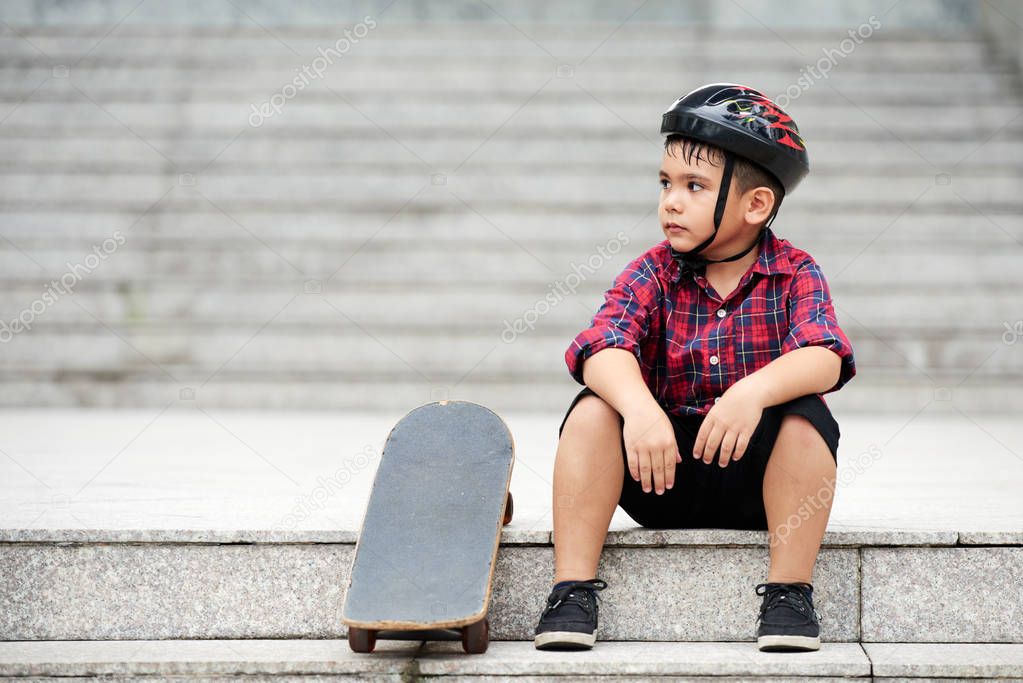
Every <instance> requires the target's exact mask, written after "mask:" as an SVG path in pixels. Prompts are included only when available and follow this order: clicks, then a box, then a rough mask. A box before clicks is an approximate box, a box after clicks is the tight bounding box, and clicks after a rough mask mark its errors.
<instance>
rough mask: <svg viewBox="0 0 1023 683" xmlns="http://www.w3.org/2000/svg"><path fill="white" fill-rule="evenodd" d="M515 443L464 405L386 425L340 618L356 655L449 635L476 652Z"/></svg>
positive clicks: (424, 409)
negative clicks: (382, 642)
mask: <svg viewBox="0 0 1023 683" xmlns="http://www.w3.org/2000/svg"><path fill="white" fill-rule="evenodd" d="M514 453H515V445H514V441H513V439H512V436H511V432H510V431H509V430H508V427H507V426H506V425H505V423H504V421H503V420H502V419H501V418H500V417H499V416H498V415H497V414H496V413H494V412H493V411H491V410H489V409H488V408H485V407H483V406H481V405H478V404H475V403H470V402H467V401H440V402H434V403H427V404H425V405H422V406H419V407H418V408H416V409H414V410H412V411H411V412H409V413H408V414H407V415H405V417H403V418H402V419H401V420H399V421H398V423H397V424H396V425H395V426H394V427H393V428H392V429H391V432H390V434H389V435H388V436H387V440H386V442H385V444H384V449H383V453H382V455H381V458H380V465H379V467H378V469H377V473H376V477H375V479H374V481H373V489H372V491H371V493H370V497H369V503H368V505H367V507H366V514H365V517H364V519H363V523H362V530H361V532H360V534H359V540H358V542H357V544H356V547H355V558H354V560H353V563H352V571H351V575H350V579H349V584H348V590H347V593H346V596H345V604H344V608H343V610H342V620H343V621H344V623H345V624H347V625H348V641H349V644H350V645H351V646H352V649H353V650H355V651H357V652H370V651H372V650H373V647H374V644H375V642H376V639H377V637H379V638H393V639H410V638H415V639H423V640H435V639H454V638H458V637H461V639H462V644H463V646H464V648H465V650H466V651H467V652H483V651H485V650H486V645H487V642H488V641H489V625H488V622H487V620H486V613H487V607H488V605H489V601H490V593H491V582H492V579H493V574H494V563H495V560H496V558H497V549H498V545H499V542H500V536H501V527H502V525H503V524H506V523H508V522H509V521H510V517H511V504H512V501H511V494H510V493H509V492H508V486H509V483H510V480H511V471H512V465H513V462H514V457H515V456H514Z"/></svg>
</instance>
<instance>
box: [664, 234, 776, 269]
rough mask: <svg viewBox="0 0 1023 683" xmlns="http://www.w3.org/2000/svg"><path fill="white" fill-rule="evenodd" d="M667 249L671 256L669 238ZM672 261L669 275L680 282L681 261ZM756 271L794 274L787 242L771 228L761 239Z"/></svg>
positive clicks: (755, 264)
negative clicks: (787, 251)
mask: <svg viewBox="0 0 1023 683" xmlns="http://www.w3.org/2000/svg"><path fill="white" fill-rule="evenodd" d="M664 246H665V249H666V250H667V252H668V254H669V258H670V254H671V243H670V242H669V241H668V240H665V241H664ZM670 260H671V263H670V264H669V265H668V275H669V278H670V280H671V281H672V282H678V280H679V278H680V277H681V275H682V268H681V265H680V264H679V262H678V261H677V260H676V259H674V258H671V259H670ZM753 272H754V273H763V274H764V275H774V274H777V273H786V274H790V275H791V274H792V273H793V272H795V271H794V269H793V267H792V262H791V261H789V258H788V255H787V254H786V249H785V244H784V243H783V242H782V240H780V239H778V237H777V236H775V234H774V231H772V230H771V229H770V228H766V229H765V230H764V237H763V239H762V240H761V241H760V255H759V257H758V258H757V262H756V263H754V264H753Z"/></svg>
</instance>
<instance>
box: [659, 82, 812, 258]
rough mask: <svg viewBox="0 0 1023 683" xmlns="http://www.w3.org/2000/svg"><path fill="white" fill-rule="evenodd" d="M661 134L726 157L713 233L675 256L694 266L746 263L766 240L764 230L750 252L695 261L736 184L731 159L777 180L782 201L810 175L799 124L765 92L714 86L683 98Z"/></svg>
mask: <svg viewBox="0 0 1023 683" xmlns="http://www.w3.org/2000/svg"><path fill="white" fill-rule="evenodd" d="M661 134H662V135H675V134H678V135H684V136H686V137H689V138H692V139H694V140H699V141H701V142H705V143H707V144H710V145H713V146H715V147H719V148H720V149H721V150H723V151H724V155H725V168H724V173H723V174H722V179H721V188H720V190H719V191H718V201H717V206H716V207H715V209H714V234H713V235H711V236H710V237H709V238H708V239H707V240H705V241H704V242H703V244H701V245H699V246H698V247H696V248H695V249H693V250H691V251H688V252H684V253H683V252H675V253H676V254H678V255H681V256H682V257H683V258H682V260H684V261H685V262H686V264H688V265H690V266H699V265H703V264H705V263H720V262H723V261H734V260H736V259H739V258H742V257H743V256H745V255H746V254H747V253H748V252H749V251H750V250H751V249H753V247H755V246H756V245H757V244H759V242H760V239H761V237H762V236H763V233H764V230H761V232H760V234H759V235H758V236H757V240H756V241H755V242H754V243H753V244H751V245H750V246H749V248H747V249H746V250H745V251H743V252H742V253H741V254H736V255H735V256H732V257H729V258H727V259H722V260H721V261H711V260H708V259H700V258H696V257H695V255H696V254H698V253H699V252H700V251H702V250H703V249H705V248H706V247H707V246H708V245H710V243H711V242H713V241H714V238H715V237H716V236H717V232H718V228H719V227H720V225H721V217H722V215H723V214H724V209H725V202H726V200H727V199H728V189H729V187H730V186H731V182H732V166H733V163H734V157H733V155H737V156H740V157H743V158H745V159H747V160H749V161H750V162H752V163H754V164H757V165H758V166H760V167H762V168H763V169H764V170H765V171H767V172H768V173H770V174H771V175H773V176H774V177H775V178H777V179H778V182H779V183H780V184H781V186H782V188H783V196H784V194H788V193H790V192H792V190H794V189H795V188H796V186H797V185H799V181H801V180H802V179H803V178H805V177H806V175H807V173H809V172H810V160H809V157H808V156H807V154H806V145H805V144H804V143H803V138H802V137H801V136H800V135H799V128H797V127H796V122H795V121H793V120H792V117H790V116H789V115H788V114H786V113H785V112H784V111H782V109H781V108H780V107H779V106H778V105H776V104H775V103H774V102H772V101H771V100H769V99H768V98H767V97H765V96H764V95H763V94H762V93H760V92H759V91H757V90H754V89H753V88H749V87H746V86H744V85H738V84H735V83H711V84H709V85H704V86H702V87H699V88H697V89H696V90H693V91H692V92H690V93H689V94H687V95H683V96H682V97H680V98H678V99H677V100H675V102H674V104H672V105H671V107H670V108H669V109H668V111H666V112H664V115H663V116H662V117H661ZM782 199H783V197H777V198H776V201H775V204H774V209H773V210H772V212H771V215H770V217H769V218H768V219H767V222H766V223H765V224H764V229H765V230H766V228H767V227H768V226H769V225H770V224H771V222H772V221H773V220H774V217H775V216H776V215H777V214H778V208H779V207H780V206H781V200H782ZM672 251H675V250H674V249H672ZM686 256H688V258H685V257H686Z"/></svg>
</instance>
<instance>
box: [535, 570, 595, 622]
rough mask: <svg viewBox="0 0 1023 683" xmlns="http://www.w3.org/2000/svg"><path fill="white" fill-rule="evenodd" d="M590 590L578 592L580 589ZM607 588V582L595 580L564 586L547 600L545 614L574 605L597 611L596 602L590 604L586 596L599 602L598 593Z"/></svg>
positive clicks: (575, 582)
mask: <svg viewBox="0 0 1023 683" xmlns="http://www.w3.org/2000/svg"><path fill="white" fill-rule="evenodd" d="M580 588H582V589H588V590H578V589H580ZM605 588H607V582H605V581H602V580H601V579H594V580H592V581H573V582H572V583H570V584H569V585H567V586H562V587H561V588H559V589H558V590H556V591H554V592H552V593H551V596H550V597H549V598H548V599H547V608H546V609H544V611H543V613H544V615H545V616H546V615H547V613H549V612H550V611H551V610H554V609H557V608H558V607H559V606H560V605H563V604H573V605H578V606H580V607H582V608H583V609H585V610H587V611H588V610H589V609H590V608H593V609H594V610H596V609H597V604H596V601H594V602H592V603H591V602H590V601H589V600H588V599H587V597H586V595H592V596H593V597H594V598H596V599H597V600H599V599H600V596H599V595H597V591H602V590H604V589H605Z"/></svg>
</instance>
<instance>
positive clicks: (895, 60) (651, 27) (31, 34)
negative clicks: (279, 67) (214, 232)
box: [0, 22, 990, 69]
mask: <svg viewBox="0 0 1023 683" xmlns="http://www.w3.org/2000/svg"><path fill="white" fill-rule="evenodd" d="M605 27H606V28H607V31H605V33H610V30H611V29H612V28H614V27H613V26H606V25H599V24H598V25H594V26H592V27H586V25H585V22H579V23H573V24H572V25H569V26H558V27H556V28H554V29H553V30H552V27H550V26H543V25H539V26H532V27H530V29H529V30H530V33H531V34H532V35H534V36H536V37H537V40H540V41H542V42H543V43H544V44H545V45H547V46H549V49H550V50H551V51H552V52H553V53H555V54H562V55H563V56H564V57H565V58H566V59H571V58H573V57H582V56H585V55H586V54H587V52H591V51H592V48H593V47H594V46H595V44H596V43H597V42H599V40H600V37H599V35H600V34H599V33H598V32H599V31H600V30H601V29H603V28H605ZM78 28H79V32H77V33H76V32H69V31H67V30H52V29H48V28H46V27H38V26H35V27H33V26H22V27H19V31H18V36H20V37H16V36H11V35H4V36H0V55H3V56H4V57H6V58H8V59H9V60H12V61H13V60H15V59H18V58H20V59H27V58H38V56H39V52H38V51H37V50H35V49H33V45H34V46H37V47H38V48H39V50H41V51H42V52H44V53H45V54H47V55H49V56H50V57H51V58H52V59H53V60H54V62H55V63H63V62H65V61H66V62H69V63H70V62H73V61H75V60H78V59H82V57H83V55H85V56H86V59H83V60H82V61H83V63H88V60H89V59H90V58H91V59H93V60H104V59H123V58H130V59H131V62H130V64H129V65H134V66H138V65H149V64H153V63H164V64H166V63H168V62H171V63H173V64H174V65H179V64H183V65H184V67H185V68H188V67H189V62H187V61H185V62H182V61H180V59H172V58H171V55H177V54H179V53H185V54H189V55H192V56H191V59H192V60H193V61H199V60H203V61H206V60H208V61H210V62H215V63H217V64H224V65H235V66H240V65H241V63H242V61H243V60H244V61H245V63H247V64H250V65H265V64H268V63H269V64H273V63H275V60H274V57H275V55H273V54H268V53H267V50H266V47H267V38H266V34H265V33H264V32H262V31H260V30H258V29H256V28H255V27H246V26H234V27H231V29H230V30H220V31H218V30H215V29H214V30H198V31H196V30H181V29H175V28H174V27H171V26H146V27H128V26H122V27H121V29H120V30H118V31H117V32H115V33H113V34H110V35H108V36H107V37H106V38H105V40H103V41H102V42H101V43H99V44H97V42H96V39H97V38H98V37H99V36H98V35H95V34H92V33H90V32H89V30H88V29H87V28H85V27H78ZM380 28H381V29H382V30H380V31H375V32H374V33H373V40H370V41H365V42H363V43H360V45H359V49H358V51H352V52H351V53H349V54H347V55H346V56H345V61H346V63H348V62H349V61H354V60H358V61H362V60H370V59H372V60H383V59H395V60H397V59H409V58H414V59H417V60H418V59H438V58H440V59H450V58H462V59H469V60H470V61H477V60H482V61H485V60H489V59H495V58H500V59H503V60H507V59H513V58H529V57H536V56H537V52H538V51H537V49H536V46H535V45H531V44H529V43H527V42H526V41H523V40H521V39H520V38H521V36H518V37H517V36H515V35H514V34H513V32H507V33H506V32H505V31H504V30H500V29H496V30H495V27H493V26H487V27H481V29H483V28H485V29H486V34H485V37H484V35H481V34H480V33H477V32H475V31H472V30H466V28H465V26H464V25H463V26H462V27H460V28H457V27H451V26H444V25H439V26H438V25H433V26H430V31H431V33H430V38H424V37H423V35H422V32H421V31H418V30H409V29H408V27H403V26H400V25H395V24H390V23H389V24H387V25H386V26H381V27H380ZM505 28H507V27H505ZM275 33H277V34H278V35H281V36H283V37H286V38H287V39H288V44H289V45H291V46H292V47H294V48H295V49H296V51H298V52H299V53H301V54H303V55H305V54H309V53H312V54H315V53H316V49H317V48H319V47H323V46H324V45H325V44H332V43H334V42H335V41H336V40H337V38H338V35H337V34H336V33H335V32H331V31H323V30H319V31H318V30H315V29H311V30H310V29H306V30H298V31H295V30H289V27H286V26H285V27H277V28H276V29H275ZM445 34H446V35H445ZM779 35H783V36H784V37H785V42H781V41H769V42H768V41H763V42H762V44H759V45H758V52H757V54H758V57H760V58H761V59H762V60H763V61H765V62H774V61H780V62H790V61H792V60H793V59H794V58H796V57H798V56H799V55H798V52H804V53H806V54H807V55H810V54H814V53H819V52H820V51H821V50H822V49H823V48H824V47H828V46H831V45H832V44H834V43H837V42H839V41H836V40H835V38H834V34H833V33H830V32H827V31H821V32H816V33H815V32H805V31H800V32H796V31H786V30H782V31H780V32H779ZM614 37H615V40H613V41H608V42H605V43H603V44H602V45H601V46H600V50H599V51H597V52H595V53H593V54H592V56H591V57H590V58H589V59H587V62H588V63H594V62H598V61H600V60H606V59H608V58H614V59H615V60H616V61H615V63H618V64H622V63H628V62H629V61H632V62H637V61H651V60H654V59H657V60H663V59H665V58H668V59H678V60H684V59H690V60H691V59H693V58H695V57H701V58H704V59H708V60H710V59H713V60H714V63H721V62H722V61H723V60H735V59H736V56H735V52H734V47H735V45H736V44H742V43H744V42H746V41H748V40H750V39H752V38H760V37H761V35H760V34H758V33H755V32H752V31H741V30H734V29H732V30H727V29H726V30H716V31H714V32H713V37H711V36H710V35H708V33H707V32H706V31H702V30H699V29H696V28H693V27H688V28H687V27H671V28H670V29H668V28H666V27H664V26H659V25H657V24H644V25H642V27H641V28H639V27H638V26H637V27H634V25H633V24H632V23H631V22H630V23H628V24H625V25H623V26H620V27H619V28H618V30H617V31H616V32H615V34H614ZM22 38H24V39H22ZM26 40H31V41H32V44H29V43H27V42H26ZM438 44H440V45H442V49H441V50H438ZM638 47H642V51H641V52H640V51H638V50H637V48H638ZM157 48H159V49H157ZM987 59H990V55H989V53H988V50H987V43H986V42H985V41H984V40H983V39H980V38H971V37H970V36H969V35H968V34H957V35H950V36H948V37H947V38H944V37H943V38H942V39H936V38H934V37H933V36H930V35H928V34H926V33H920V34H917V35H915V36H912V37H909V36H907V35H906V34H905V33H904V32H902V33H900V32H898V31H897V30H896V32H895V33H892V34H889V33H888V32H887V29H886V30H885V31H878V32H877V33H875V34H874V35H872V36H871V37H870V40H869V41H864V42H862V43H861V44H860V45H858V46H857V49H856V60H850V66H851V67H852V63H853V62H857V61H860V60H862V61H866V62H868V63H869V62H872V61H874V60H890V61H891V62H892V66H893V67H894V68H896V69H898V68H907V67H912V66H916V65H918V64H920V65H928V64H934V63H935V62H941V63H945V62H947V63H950V64H951V63H954V64H959V65H976V64H978V63H982V62H984V61H986V60H987ZM804 62H805V60H804ZM726 63H727V62H726ZM803 65H804V64H803V63H800V64H799V66H803Z"/></svg>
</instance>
